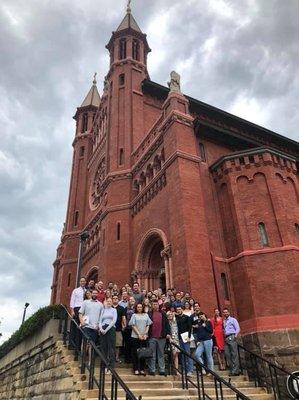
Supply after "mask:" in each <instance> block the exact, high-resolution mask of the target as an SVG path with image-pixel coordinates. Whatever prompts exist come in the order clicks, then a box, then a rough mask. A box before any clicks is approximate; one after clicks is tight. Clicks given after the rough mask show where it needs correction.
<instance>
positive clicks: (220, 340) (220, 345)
mask: <svg viewBox="0 0 299 400" xmlns="http://www.w3.org/2000/svg"><path fill="white" fill-rule="evenodd" d="M211 323H212V326H213V331H214V341H215V349H216V351H217V358H218V363H219V369H220V371H223V370H225V359H224V332H223V318H222V317H221V315H220V311H219V310H218V308H215V310H214V318H213V319H211Z"/></svg>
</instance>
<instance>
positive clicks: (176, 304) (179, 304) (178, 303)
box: [172, 292, 183, 308]
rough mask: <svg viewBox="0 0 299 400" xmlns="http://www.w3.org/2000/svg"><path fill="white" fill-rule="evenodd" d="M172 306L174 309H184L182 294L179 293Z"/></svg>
mask: <svg viewBox="0 0 299 400" xmlns="http://www.w3.org/2000/svg"><path fill="white" fill-rule="evenodd" d="M172 305H173V307H174V308H177V307H180V308H182V307H183V302H182V295H181V292H177V294H176V295H175V301H174V302H173V304H172Z"/></svg>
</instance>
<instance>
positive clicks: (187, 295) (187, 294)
mask: <svg viewBox="0 0 299 400" xmlns="http://www.w3.org/2000/svg"><path fill="white" fill-rule="evenodd" d="M190 299H191V296H190V293H188V292H186V293H185V296H184V302H185V301H189V300H190Z"/></svg>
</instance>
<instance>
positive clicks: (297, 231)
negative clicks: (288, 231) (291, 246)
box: [295, 224, 299, 235]
mask: <svg viewBox="0 0 299 400" xmlns="http://www.w3.org/2000/svg"><path fill="white" fill-rule="evenodd" d="M295 231H296V233H297V235H299V224H295Z"/></svg>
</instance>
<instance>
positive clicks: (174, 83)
mask: <svg viewBox="0 0 299 400" xmlns="http://www.w3.org/2000/svg"><path fill="white" fill-rule="evenodd" d="M167 84H168V87H169V89H170V92H171V93H179V94H181V93H182V92H181V76H180V75H179V74H178V73H177V72H175V71H172V72H171V73H170V82H167Z"/></svg>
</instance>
